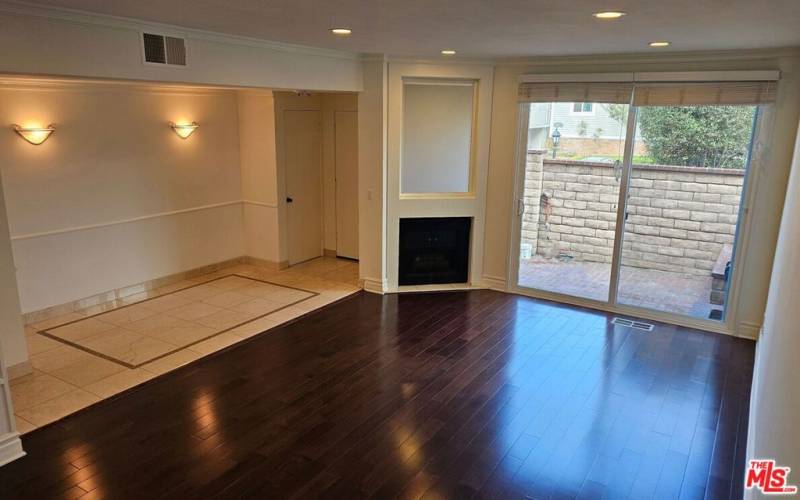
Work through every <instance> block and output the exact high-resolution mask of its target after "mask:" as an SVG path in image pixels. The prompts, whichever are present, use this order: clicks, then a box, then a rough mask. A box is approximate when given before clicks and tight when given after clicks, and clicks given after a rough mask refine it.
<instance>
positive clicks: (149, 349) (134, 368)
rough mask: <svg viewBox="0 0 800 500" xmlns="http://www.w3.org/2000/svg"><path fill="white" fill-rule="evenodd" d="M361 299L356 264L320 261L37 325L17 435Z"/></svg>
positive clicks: (246, 270) (250, 272)
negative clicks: (326, 309)
mask: <svg viewBox="0 0 800 500" xmlns="http://www.w3.org/2000/svg"><path fill="white" fill-rule="evenodd" d="M232 275H236V276H232ZM264 282H269V283H264ZM358 290H359V288H358V264H357V263H356V262H353V261H348V260H343V259H334V258H320V259H315V260H313V261H310V262H306V263H303V264H300V265H297V266H294V267H291V268H289V269H286V270H283V271H272V270H267V269H264V268H260V267H255V266H250V265H237V266H232V267H229V268H226V269H223V270H220V271H217V272H214V273H211V274H207V275H204V276H201V277H197V278H193V279H190V280H185V281H182V282H180V283H175V284H172V285H169V286H165V287H162V288H159V289H155V290H152V291H150V292H145V293H140V294H137V295H135V296H131V297H126V298H124V299H120V300H117V301H114V302H110V303H106V304H101V305H99V306H94V307H90V308H87V309H84V310H81V311H75V312H72V313H69V314H66V315H63V316H60V317H57V318H51V319H48V320H46V321H41V322H39V323H34V324H32V325H29V326H28V327H26V337H27V340H28V349H29V355H30V362H31V366H32V367H33V373H31V374H29V375H26V376H23V377H19V378H17V379H14V380H12V381H11V397H12V401H13V404H14V411H15V416H16V420H17V430H18V431H19V432H21V433H25V432H29V431H31V430H33V429H35V428H37V427H39V426H42V425H45V424H48V423H50V422H53V421H56V420H58V419H60V418H62V417H64V416H66V415H69V414H70V413H73V412H75V411H78V410H80V409H82V408H85V407H86V406H89V405H91V404H92V403H95V402H97V401H100V400H102V399H105V398H109V397H111V396H113V395H115V394H118V393H120V392H122V391H124V390H126V389H129V388H131V387H133V386H136V385H138V384H141V383H143V382H146V381H148V380H150V379H152V378H154V377H156V376H158V375H161V374H163V373H166V372H168V371H170V370H173V369H175V368H178V367H180V366H182V365H185V364H186V363H190V362H192V361H194V360H196V359H198V358H201V357H203V356H206V355H209V354H212V353H214V352H216V351H218V350H220V349H223V348H225V347H228V346H230V345H232V344H235V343H237V342H240V341H242V340H244V339H246V338H249V337H252V336H254V335H257V334H259V333H261V332H264V331H265V330H268V329H270V328H273V327H275V326H278V325H280V324H282V323H284V322H287V321H290V320H292V319H295V318H297V317H299V316H302V315H303V314H306V313H308V312H310V311H313V310H315V309H318V308H320V307H323V306H325V305H327V304H330V303H331V302H334V301H336V300H339V299H341V298H343V297H346V296H347V295H350V294H352V293H355V292H356V291H358Z"/></svg>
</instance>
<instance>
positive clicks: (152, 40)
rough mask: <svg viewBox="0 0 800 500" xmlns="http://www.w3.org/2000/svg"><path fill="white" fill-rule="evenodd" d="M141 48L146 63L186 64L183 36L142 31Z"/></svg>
mask: <svg viewBox="0 0 800 500" xmlns="http://www.w3.org/2000/svg"><path fill="white" fill-rule="evenodd" d="M142 48H143V49H144V61H145V62H146V63H150V64H167V65H170V66H186V42H185V40H184V39H183V38H175V37H172V36H164V35H154V34H153V33H142Z"/></svg>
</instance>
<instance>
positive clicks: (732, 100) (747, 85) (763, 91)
mask: <svg viewBox="0 0 800 500" xmlns="http://www.w3.org/2000/svg"><path fill="white" fill-rule="evenodd" d="M635 87H636V93H635V94H634V98H633V102H634V104H635V105H636V106H700V105H710V104H722V105H735V104H743V105H757V104H769V103H773V102H775V94H776V88H777V82H772V81H770V82H704V83H637V84H636V86H635Z"/></svg>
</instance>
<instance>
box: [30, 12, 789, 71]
mask: <svg viewBox="0 0 800 500" xmlns="http://www.w3.org/2000/svg"><path fill="white" fill-rule="evenodd" d="M33 3H35V4H37V5H51V6H57V7H65V8H71V9H80V10H86V11H91V12H96V13H102V14H111V15H115V16H123V17H131V18H136V19H142V20H146V21H156V22H161V23H168V24H174V25H178V26H185V27H189V28H196V29H202V30H208V31H215V32H220V33H227V34H233V35H241V36H247V37H254V38H259V39H264V40H272V41H279V42H288V43H295V44H302V45H308V46H313V47H323V48H331V49H341V50H347V51H353V52H362V53H385V54H390V55H407V56H421V57H441V56H440V55H439V51H440V50H441V49H444V48H453V49H456V50H457V51H458V55H459V56H466V57H520V56H542V55H550V56H552V55H577V54H599V53H621V52H627V53H631V52H653V51H656V50H658V51H661V52H664V51H686V50H722V49H751V48H766V47H789V46H800V29H798V27H800V0H607V1H601V0H170V1H163V0H36V1H35V2H33ZM598 10H622V11H625V12H627V13H628V15H627V16H625V17H623V18H622V19H619V20H615V21H599V20H596V19H594V18H593V17H592V16H591V14H592V13H593V12H595V11H598ZM333 26H347V27H349V28H352V30H353V34H352V35H351V36H350V37H347V38H342V37H337V36H334V35H332V34H331V33H329V32H328V29H329V28H331V27H333ZM662 39H665V40H670V41H671V42H672V46H671V47H669V48H668V49H652V48H650V47H648V46H647V43H648V42H649V41H653V40H662Z"/></svg>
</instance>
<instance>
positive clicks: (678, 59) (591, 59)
mask: <svg viewBox="0 0 800 500" xmlns="http://www.w3.org/2000/svg"><path fill="white" fill-rule="evenodd" d="M798 56H800V47H778V48H768V49H743V50H698V51H684V52H659V53H640V52H634V53H619V54H594V55H592V54H586V55H569V56H540V57H536V56H531V57H508V58H497V59H494V63H495V64H497V65H498V66H573V65H574V66H586V65H587V64H599V65H602V64H617V65H619V64H664V63H670V62H674V63H685V62H707V61H743V60H765V59H777V58H780V57H798Z"/></svg>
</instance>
